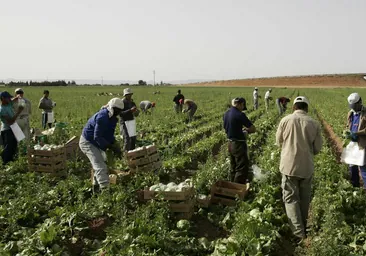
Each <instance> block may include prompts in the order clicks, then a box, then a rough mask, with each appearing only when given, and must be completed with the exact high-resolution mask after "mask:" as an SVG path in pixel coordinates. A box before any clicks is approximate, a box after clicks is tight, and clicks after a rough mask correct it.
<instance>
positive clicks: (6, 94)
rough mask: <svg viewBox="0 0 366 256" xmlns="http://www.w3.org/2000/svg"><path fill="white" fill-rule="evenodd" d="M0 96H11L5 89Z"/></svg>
mask: <svg viewBox="0 0 366 256" xmlns="http://www.w3.org/2000/svg"><path fill="white" fill-rule="evenodd" d="M0 98H13V96H11V95H10V93H8V92H7V91H5V92H1V93H0Z"/></svg>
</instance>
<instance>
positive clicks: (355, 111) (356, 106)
mask: <svg viewBox="0 0 366 256" xmlns="http://www.w3.org/2000/svg"><path fill="white" fill-rule="evenodd" d="M347 100H348V104H349V108H350V109H351V110H350V111H349V112H348V115H347V120H348V124H347V128H348V129H349V133H348V138H349V139H351V140H352V141H354V142H357V143H358V146H359V147H360V148H362V149H364V148H365V147H366V129H365V128H366V109H365V108H364V107H363V105H362V98H361V96H360V95H359V94H358V93H352V94H351V95H349V96H348V99H347ZM358 170H360V172H359V171H358ZM349 172H350V175H351V183H352V185H353V186H354V187H359V186H360V174H359V173H361V176H362V180H363V188H364V189H365V190H366V165H364V166H357V165H350V166H349Z"/></svg>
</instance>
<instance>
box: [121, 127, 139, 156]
mask: <svg viewBox="0 0 366 256" xmlns="http://www.w3.org/2000/svg"><path fill="white" fill-rule="evenodd" d="M120 132H121V134H122V136H123V143H124V147H123V150H124V151H129V150H134V149H135V148H136V136H132V137H130V136H129V135H128V131H127V127H126V125H125V124H124V123H123V124H122V125H120Z"/></svg>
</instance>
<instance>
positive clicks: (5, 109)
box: [0, 102, 15, 131]
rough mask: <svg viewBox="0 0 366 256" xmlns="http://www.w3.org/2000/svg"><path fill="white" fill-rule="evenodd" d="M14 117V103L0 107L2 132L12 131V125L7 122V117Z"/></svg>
mask: <svg viewBox="0 0 366 256" xmlns="http://www.w3.org/2000/svg"><path fill="white" fill-rule="evenodd" d="M14 115H15V114H14V109H13V103H12V102H11V103H9V104H7V105H0V119H1V131H6V130H10V125H9V124H8V122H7V121H6V119H5V117H7V118H13V117H14Z"/></svg>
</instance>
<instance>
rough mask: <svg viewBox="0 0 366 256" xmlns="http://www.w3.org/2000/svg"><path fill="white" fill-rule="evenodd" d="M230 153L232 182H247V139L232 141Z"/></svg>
mask: <svg viewBox="0 0 366 256" xmlns="http://www.w3.org/2000/svg"><path fill="white" fill-rule="evenodd" d="M229 155H230V164H231V174H230V179H231V181H232V182H236V183H241V184H245V183H246V181H247V179H248V173H249V158H248V148H247V143H246V142H245V141H230V142H229Z"/></svg>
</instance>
